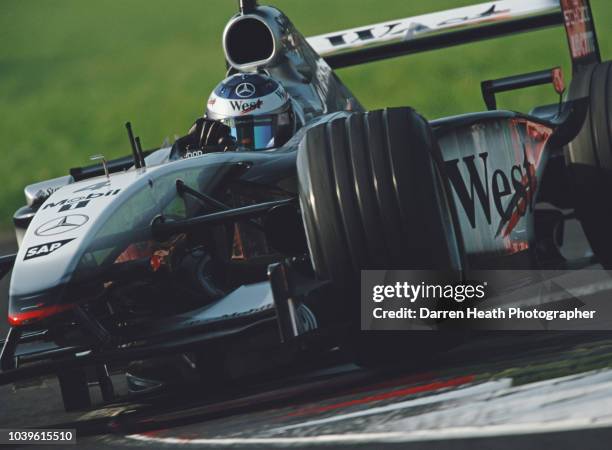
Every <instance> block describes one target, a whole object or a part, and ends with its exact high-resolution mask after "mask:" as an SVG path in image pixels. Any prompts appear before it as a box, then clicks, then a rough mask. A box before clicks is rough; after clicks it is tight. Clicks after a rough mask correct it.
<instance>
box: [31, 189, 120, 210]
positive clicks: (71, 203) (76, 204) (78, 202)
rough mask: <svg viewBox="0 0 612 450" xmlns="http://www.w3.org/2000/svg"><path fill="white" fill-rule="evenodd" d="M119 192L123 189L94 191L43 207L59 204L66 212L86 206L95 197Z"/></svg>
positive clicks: (55, 206) (53, 206)
mask: <svg viewBox="0 0 612 450" xmlns="http://www.w3.org/2000/svg"><path fill="white" fill-rule="evenodd" d="M119 192H121V189H115V190H114V191H108V192H104V193H102V192H92V193H91V194H88V195H85V196H81V197H74V198H66V199H64V200H60V201H58V202H56V203H53V202H49V203H47V204H46V205H45V206H44V207H43V209H49V208H57V207H58V206H60V209H59V212H64V211H69V210H74V209H79V208H84V207H85V206H87V205H88V204H89V202H90V201H91V200H92V199H94V198H99V197H111V196H113V195H117V194H118V193H119Z"/></svg>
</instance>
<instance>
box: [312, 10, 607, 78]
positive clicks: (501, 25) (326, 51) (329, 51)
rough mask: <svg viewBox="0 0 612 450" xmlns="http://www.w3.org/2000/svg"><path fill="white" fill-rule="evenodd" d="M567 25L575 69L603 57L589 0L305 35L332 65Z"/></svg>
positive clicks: (438, 15) (445, 14)
mask: <svg viewBox="0 0 612 450" xmlns="http://www.w3.org/2000/svg"><path fill="white" fill-rule="evenodd" d="M562 24H563V25H564V26H565V30H566V33H567V38H568V43H569V47H570V55H571V57H572V63H573V66H574V71H576V70H578V69H579V68H580V67H581V66H585V65H590V64H592V63H595V62H599V61H600V55H599V46H598V43H597V36H596V34H595V25H594V22H593V15H592V13H591V6H590V3H589V0H501V1H496V2H487V3H480V4H477V5H472V6H466V7H461V8H455V9H450V10H447V11H441V12H436V13H431V14H424V15H420V16H414V17H407V18H404V19H397V20H391V21H388V22H381V23H378V24H374V25H368V26H364V27H358V28H353V29H348V30H342V31H337V32H333V33H327V34H322V35H318V36H313V37H310V38H308V39H307V41H308V43H309V44H310V45H311V46H312V48H313V49H314V50H315V51H316V52H317V53H318V54H319V55H321V56H323V57H324V58H325V60H326V61H327V63H328V64H329V65H330V66H331V67H332V68H341V67H348V66H354V65H357V64H363V63H366V62H371V61H378V60H381V59H387V58H393V57H396V56H401V55H407V54H412V53H418V52H423V51H428V50H435V49H439V48H444V47H451V46H454V45H460V44H466V43H470V42H476V41H480V40H484V39H490V38H495V37H501V36H506V35H510V34H514V33H520V32H526V31H532V30H537V29H542V28H547V27H551V26H558V25H562Z"/></svg>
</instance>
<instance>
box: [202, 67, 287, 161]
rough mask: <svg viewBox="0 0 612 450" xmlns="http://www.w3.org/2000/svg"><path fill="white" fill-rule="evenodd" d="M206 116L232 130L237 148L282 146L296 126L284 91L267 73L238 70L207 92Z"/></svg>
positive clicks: (254, 148) (257, 148)
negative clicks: (248, 72)
mask: <svg viewBox="0 0 612 450" xmlns="http://www.w3.org/2000/svg"><path fill="white" fill-rule="evenodd" d="M206 117H207V118H209V119H213V120H218V121H220V122H222V123H224V124H225V125H227V126H228V127H230V129H231V134H232V136H233V137H234V139H236V144H237V145H238V146H239V147H244V148H248V149H251V150H265V149H268V148H275V147H280V146H281V145H283V144H284V143H285V142H287V140H289V138H290V137H291V136H293V133H295V129H296V121H295V114H294V112H293V108H292V107H291V100H290V99H289V95H288V94H287V91H285V89H284V88H283V87H282V86H281V85H280V84H279V83H278V82H277V81H275V80H273V79H272V78H270V77H269V76H267V75H261V74H257V73H250V74H246V73H239V74H236V75H232V76H231V77H229V78H226V79H225V80H223V81H222V82H221V83H219V85H218V86H217V87H216V88H215V90H214V91H213V92H212V94H210V97H209V98H208V103H207V107H206Z"/></svg>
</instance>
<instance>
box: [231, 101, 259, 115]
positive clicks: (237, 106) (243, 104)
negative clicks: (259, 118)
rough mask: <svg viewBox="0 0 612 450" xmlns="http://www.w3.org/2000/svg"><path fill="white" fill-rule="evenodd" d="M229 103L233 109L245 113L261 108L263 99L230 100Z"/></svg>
mask: <svg viewBox="0 0 612 450" xmlns="http://www.w3.org/2000/svg"><path fill="white" fill-rule="evenodd" d="M230 104H231V105H232V109H233V110H234V111H240V113H241V114H246V113H249V112H251V111H255V110H256V109H259V108H261V105H263V100H261V99H259V100H255V101H252V102H249V101H241V100H230Z"/></svg>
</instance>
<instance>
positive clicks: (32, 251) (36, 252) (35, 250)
mask: <svg viewBox="0 0 612 450" xmlns="http://www.w3.org/2000/svg"><path fill="white" fill-rule="evenodd" d="M70 241H74V239H64V240H63V241H55V242H49V243H48V244H43V245H36V246H34V247H30V248H29V249H27V251H26V254H25V257H24V258H23V260H24V261H27V260H28V259H32V258H38V257H39V256H45V255H48V254H50V253H53V252H54V251H55V250H57V249H59V248H61V247H63V246H64V245H66V244H67V243H68V242H70Z"/></svg>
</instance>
